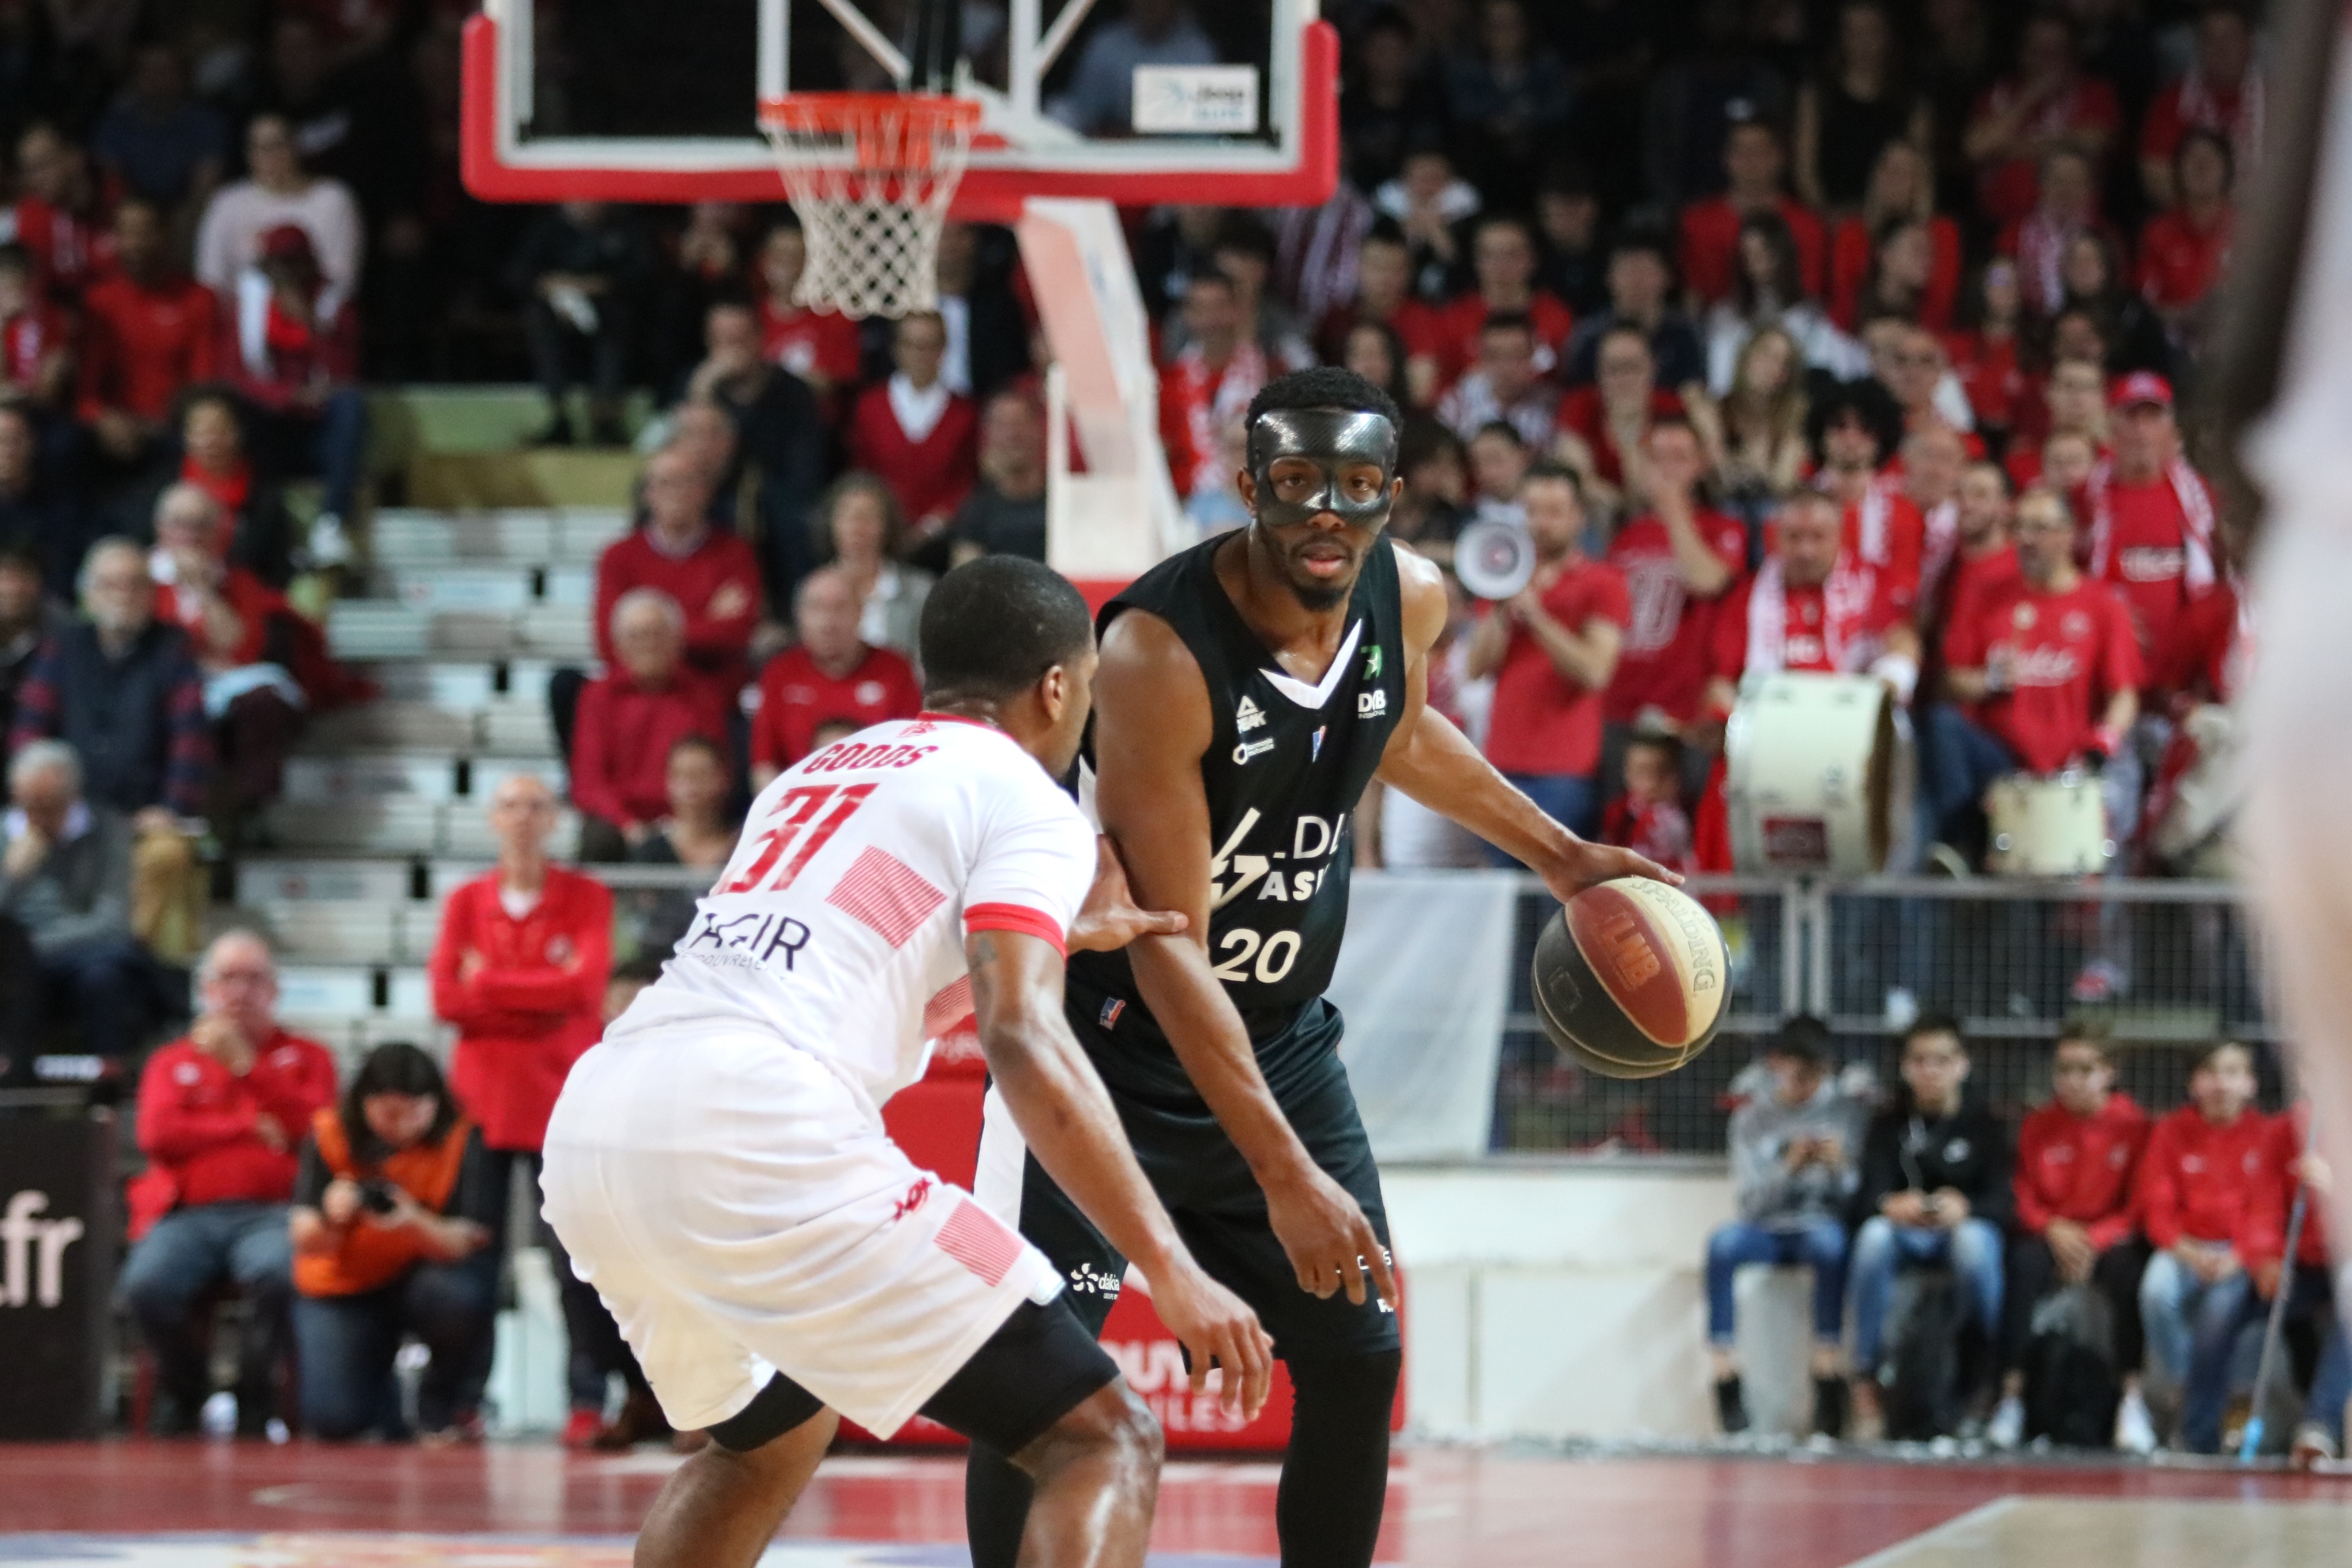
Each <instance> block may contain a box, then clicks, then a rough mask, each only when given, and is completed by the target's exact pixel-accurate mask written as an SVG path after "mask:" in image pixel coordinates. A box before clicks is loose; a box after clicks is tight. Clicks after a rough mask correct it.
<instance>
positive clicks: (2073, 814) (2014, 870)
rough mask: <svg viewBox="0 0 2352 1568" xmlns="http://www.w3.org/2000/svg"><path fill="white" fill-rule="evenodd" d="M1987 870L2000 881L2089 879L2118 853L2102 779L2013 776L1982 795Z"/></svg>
mask: <svg viewBox="0 0 2352 1568" xmlns="http://www.w3.org/2000/svg"><path fill="white" fill-rule="evenodd" d="M1984 807H1985V821H1986V824H1987V826H1989V827H1990V830H1991V831H1990V837H1988V838H1987V840H1986V845H1985V869H1986V870H1988V871H1990V872H1992V873H1993V874H1994V875H1995V876H2000V877H2091V876H2096V875H2097V874H2098V873H2100V872H2102V871H2104V870H2105V869H2106V868H2107V862H2108V861H2109V860H2110V859H2112V858H2114V857H2115V853H2116V844H2115V840H2114V839H2113V838H2111V837H2108V836H2107V805H2106V797H2105V792H2104V790H2103V789H2102V788H2101V786H2100V783H2099V780H2098V779H2097V778H2095V777H2094V776H2093V775H2091V774H2088V773H2077V772H2072V771H2069V772H2067V773H2057V774H2053V776H2051V777H2049V778H2036V777H2035V776H2034V775H2032V773H2011V774H2009V775H2008V776H2006V777H2004V778H1998V779H1995V780H1993V782H1992V784H1991V785H1990V787H1988V788H1987V789H1986V791H1985V795H1984Z"/></svg>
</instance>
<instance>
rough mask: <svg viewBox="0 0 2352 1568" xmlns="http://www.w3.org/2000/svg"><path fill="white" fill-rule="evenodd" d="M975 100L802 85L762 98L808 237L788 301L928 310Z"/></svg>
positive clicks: (771, 139)
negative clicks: (805, 254)
mask: <svg viewBox="0 0 2352 1568" xmlns="http://www.w3.org/2000/svg"><path fill="white" fill-rule="evenodd" d="M979 125H980V105H978V104H976V103H973V102H971V101H970V100H965V99H961V98H953V97H950V96H948V95H946V94H943V93H922V92H905V93H898V92H803V93H794V94H792V95H791V96H789V97H786V98H775V99H769V100H765V101H763V102H762V103H761V105H760V129H761V131H763V132H766V133H767V137H768V144H769V146H770V147H771V148H772V150H773V152H774V153H775V160H776V169H777V172H778V173H779V174H782V176H783V180H784V192H785V194H786V195H789V196H790V197H791V198H792V204H793V211H794V212H796V213H798V214H799V215H800V219H801V232H802V233H803V235H804V236H805V237H806V238H807V242H808V266H807V268H806V269H805V270H803V272H802V274H801V281H800V287H798V288H797V289H793V301H794V302H795V303H796V304H801V305H805V306H807V307H809V308H810V309H812V310H838V311H840V312H841V313H842V314H843V315H845V316H849V317H853V318H855V317H861V316H891V317H897V316H904V315H908V314H909V313H911V312H913V311H917V310H934V309H937V307H938V305H939V285H938V280H937V279H936V278H935V277H934V276H933V269H934V268H935V267H936V265H937V263H938V261H939V254H940V229H941V228H942V227H943V226H945V225H946V223H947V216H948V206H949V204H950V203H951V202H952V201H954V199H955V193H956V186H957V184H959V183H961V180H962V179H963V172H964V165H965V163H967V161H968V160H969V159H970V157H971V137H972V132H974V131H975V130H977V129H978V128H979Z"/></svg>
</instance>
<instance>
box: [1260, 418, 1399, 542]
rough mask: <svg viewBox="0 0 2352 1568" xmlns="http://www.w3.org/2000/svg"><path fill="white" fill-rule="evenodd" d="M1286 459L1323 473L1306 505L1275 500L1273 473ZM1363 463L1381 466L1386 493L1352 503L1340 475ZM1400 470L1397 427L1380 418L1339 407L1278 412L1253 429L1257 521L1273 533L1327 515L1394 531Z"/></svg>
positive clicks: (1355, 524)
mask: <svg viewBox="0 0 2352 1568" xmlns="http://www.w3.org/2000/svg"><path fill="white" fill-rule="evenodd" d="M1283 458H1305V459H1306V460H1307V462H1310V463H1312V464H1314V465H1315V466H1316V468H1318V469H1320V470H1321V471H1322V475H1323V483H1322V486H1321V488H1320V489H1317V490H1316V492H1315V493H1314V494H1313V495H1311V496H1308V497H1307V499H1306V500H1301V501H1286V500H1276V499H1275V489H1274V479H1273V478H1272V476H1271V474H1270V473H1269V472H1268V470H1270V469H1271V468H1273V467H1274V465H1275V464H1276V462H1277V461H1279V460H1281V459H1283ZM1359 463H1378V464H1379V465H1380V468H1381V489H1380V494H1379V495H1378V496H1376V497H1374V498H1373V499H1372V500H1368V501H1355V500H1349V499H1348V497H1347V495H1346V493H1345V492H1344V491H1343V490H1342V489H1341V488H1340V485H1339V473H1340V470H1341V469H1343V468H1351V467H1353V466H1355V465H1356V464H1359ZM1396 465H1397V430H1396V426H1393V425H1391V424H1390V423H1389V422H1388V420H1387V419H1386V418H1385V417H1384V416H1381V415H1378V414H1365V413H1360V412H1357V411H1353V410H1347V409H1336V408H1276V409H1270V410H1268V411H1267V412H1266V413H1264V414H1261V415H1259V416H1257V422H1256V423H1255V424H1254V425H1252V426H1250V432H1249V466H1250V477H1251V478H1252V479H1255V480H1256V481H1257V517H1258V521H1260V522H1263V523H1265V524H1266V525H1267V526H1268V527H1270V528H1288V527H1291V526H1293V525H1294V524H1297V523H1302V522H1305V521H1307V520H1308V519H1309V518H1312V517H1316V516H1318V515H1320V514H1321V513H1324V512H1327V511H1328V512H1329V513H1331V514H1332V515H1333V516H1334V517H1337V518H1339V519H1340V520H1341V521H1344V522H1346V523H1347V524H1348V526H1349V527H1350V528H1370V529H1379V528H1385V527H1387V526H1388V521H1389V508H1390V506H1391V503H1392V502H1393V500H1394V499H1395V498H1394V497H1393V495H1392V494H1391V491H1392V490H1393V489H1394V488H1395V484H1394V481H1395V479H1396Z"/></svg>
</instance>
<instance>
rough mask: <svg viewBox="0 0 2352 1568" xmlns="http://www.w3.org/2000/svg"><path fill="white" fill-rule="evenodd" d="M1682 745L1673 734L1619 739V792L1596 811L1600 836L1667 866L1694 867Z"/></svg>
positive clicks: (1642, 734)
mask: <svg viewBox="0 0 2352 1568" xmlns="http://www.w3.org/2000/svg"><path fill="white" fill-rule="evenodd" d="M1682 773H1683V745H1682V742H1680V741H1678V740H1676V739H1675V737H1674V736H1672V735H1668V734H1663V733H1657V732H1654V731H1636V732H1635V733H1633V735H1631V736H1629V737H1628V738H1627V739H1626V742H1625V764H1624V779H1623V784H1624V792H1623V793H1622V794H1621V795H1618V796H1616V797H1615V798H1614V799H1612V801H1610V803H1609V805H1608V807H1607V808H1606V809H1605V810H1604V811H1603V812H1602V813H1601V842H1603V843H1605V844H1614V845H1617V846H1619V847H1622V848H1626V849H1631V850H1632V851H1633V853H1634V854H1636V855H1641V856H1644V857H1647V858H1650V859H1652V860H1655V861H1656V862H1657V863H1658V864H1659V865H1661V866H1664V867H1665V868H1668V869H1669V870H1675V871H1681V872H1685V873H1688V872H1690V871H1692V870H1694V869H1696V862H1695V861H1694V860H1693V858H1692V856H1691V820H1690V814H1689V813H1687V812H1685V810H1684V809H1683V804H1682Z"/></svg>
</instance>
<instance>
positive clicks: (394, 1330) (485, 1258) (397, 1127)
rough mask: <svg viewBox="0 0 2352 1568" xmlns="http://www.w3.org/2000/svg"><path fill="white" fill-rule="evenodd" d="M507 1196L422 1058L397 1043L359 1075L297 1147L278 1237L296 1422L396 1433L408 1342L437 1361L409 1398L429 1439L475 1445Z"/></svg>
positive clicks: (315, 1429)
mask: <svg viewBox="0 0 2352 1568" xmlns="http://www.w3.org/2000/svg"><path fill="white" fill-rule="evenodd" d="M503 1196H504V1194H503V1193H501V1192H499V1190H498V1189H497V1186H496V1184H495V1183H493V1182H492V1181H491V1180H490V1179H489V1176H488V1163H487V1161H486V1160H485V1158H484V1156H483V1152H482V1137H481V1133H480V1131H478V1130H477V1129H476V1128H475V1126H474V1124H473V1123H472V1122H470V1121H467V1120H466V1118H465V1116H464V1115H463V1113H461V1112H460V1111H459V1110H458V1108H457V1101H456V1100H454V1099H452V1098H451V1096H450V1094H449V1090H448V1086H447V1085H446V1083H445V1082H444V1081H443V1079H442V1077H441V1069H440V1068H438V1067H436V1066H435V1065H434V1061H433V1058H431V1057H429V1056H426V1055H425V1053H424V1052H423V1051H422V1050H420V1049H418V1048H417V1047H415V1046H412V1045H409V1044H407V1043H405V1042H402V1041H394V1042H392V1043H390V1044H386V1045H382V1046H378V1047H376V1048H375V1049H374V1050H373V1051H372V1052H370V1053H369V1055H368V1057H367V1059H366V1060H365V1061H363V1062H362V1063H361V1064H360V1069H359V1071H358V1072H357V1073H356V1074H355V1075H353V1077H352V1082H351V1087H350V1088H349V1089H347V1090H346V1091H345V1092H344V1095H343V1099H342V1103H341V1106H340V1107H333V1108H329V1109H327V1110H320V1112H319V1113H318V1114H317V1115H316V1117H314V1118H313V1120H312V1121H311V1126H310V1136H309V1137H308V1138H306V1139H305V1140H304V1141H303V1143H302V1154H301V1165H300V1169H299V1173H297V1175H296V1177H295V1180H294V1208H293V1212H292V1215H291V1217H290V1219H289V1232H290V1234H291V1236H292V1238H293V1244H294V1289H295V1290H296V1292H297V1294H296V1297H295V1300H294V1340H295V1345H296V1348H297V1350H298V1351H299V1354H300V1361H301V1393H302V1421H303V1425H304V1426H305V1427H306V1428H307V1429H308V1430H309V1432H310V1435H311V1436H317V1437H326V1438H344V1437H356V1436H360V1435H361V1434H362V1433H365V1432H370V1431H376V1432H381V1433H383V1435H384V1436H392V1437H397V1436H403V1435H404V1434H405V1432H406V1430H407V1422H406V1420H405V1418H404V1415H403V1414H402V1411H401V1408H400V1392H399V1387H398V1385H397V1384H395V1383H394V1381H393V1359H394V1356H395V1355H396V1354H397V1353H398V1352H399V1350H400V1346H401V1342H402V1341H403V1339H404V1338H405V1337H407V1336H409V1335H412V1334H413V1335H415V1337H416V1338H417V1339H418V1340H419V1341H421V1342H423V1343H424V1345H425V1349H426V1350H427V1351H428V1352H431V1355H432V1361H431V1363H429V1364H428V1365H427V1366H426V1367H425V1375H424V1378H423V1380H422V1382H421V1383H420V1384H418V1387H417V1393H416V1420H417V1425H418V1426H420V1427H422V1428H423V1432H424V1440H425V1441H426V1442H428V1443H433V1442H441V1443H448V1442H457V1441H463V1440H467V1439H469V1438H472V1437H475V1436H478V1435H479V1432H480V1428H481V1420H480V1416H479V1415H478V1413H477V1412H476V1411H474V1410H472V1409H468V1408H464V1407H463V1405H465V1403H466V1401H467V1397H468V1390H470V1389H472V1388H474V1387H477V1386H478V1375H477V1374H478V1368H479V1367H480V1366H483V1365H487V1364H488V1360H489V1348H490V1333H491V1326H492V1323H493V1321H494V1319H495V1316H496V1313H497V1309H498V1256H497V1254H496V1253H495V1252H492V1251H488V1250H486V1247H487V1245H488V1241H489V1239H490V1234H491V1227H492V1226H493V1224H494V1223H495V1221H496V1219H497V1217H498V1205H499V1200H500V1199H501V1198H502V1197H503Z"/></svg>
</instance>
